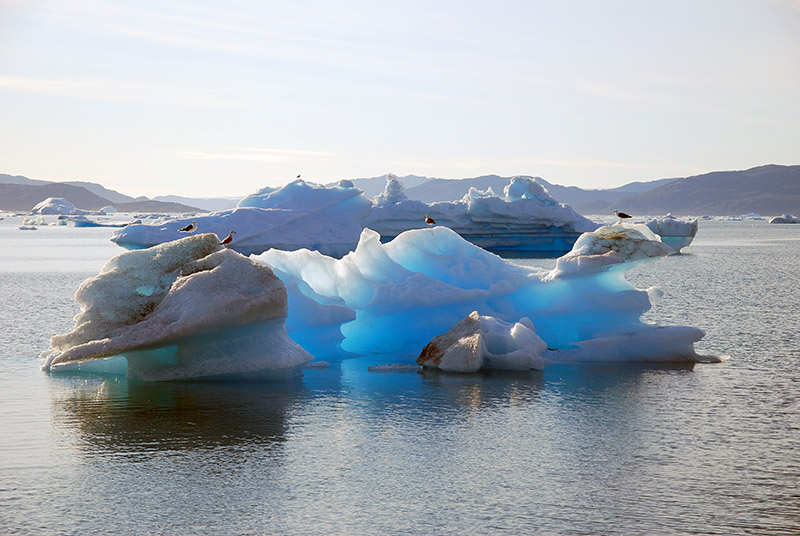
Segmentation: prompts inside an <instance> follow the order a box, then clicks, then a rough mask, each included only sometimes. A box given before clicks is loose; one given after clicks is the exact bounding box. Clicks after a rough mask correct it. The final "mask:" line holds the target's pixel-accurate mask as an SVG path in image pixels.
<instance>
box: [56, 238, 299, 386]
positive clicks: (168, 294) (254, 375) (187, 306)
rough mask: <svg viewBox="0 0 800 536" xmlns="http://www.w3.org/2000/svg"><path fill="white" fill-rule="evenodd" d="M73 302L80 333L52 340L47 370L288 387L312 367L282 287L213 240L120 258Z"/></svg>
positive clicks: (89, 282) (258, 266) (270, 274)
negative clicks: (272, 382) (285, 382)
mask: <svg viewBox="0 0 800 536" xmlns="http://www.w3.org/2000/svg"><path fill="white" fill-rule="evenodd" d="M75 299H76V301H77V302H78V303H79V304H80V306H81V308H82V312H81V313H80V314H79V315H78V316H76V317H75V329H74V330H73V331H72V332H71V333H67V334H64V335H55V336H53V337H52V339H51V347H52V348H51V350H50V351H47V352H45V353H43V357H44V364H43V369H45V370H48V371H52V372H58V371H76V370H83V371H98V372H106V373H108V372H112V373H121V374H126V373H127V375H128V377H130V378H135V379H142V380H176V379H196V378H235V379H282V378H286V377H290V376H294V375H298V374H300V373H301V371H302V368H303V366H304V365H305V364H306V363H308V362H309V361H311V360H312V359H313V358H312V356H311V355H310V354H309V353H308V352H306V351H305V350H304V349H303V348H301V347H300V346H299V345H297V344H296V343H294V342H293V341H292V340H291V339H289V338H288V336H287V334H286V328H285V325H284V321H285V318H286V314H287V299H286V289H285V287H284V285H283V283H282V282H281V281H280V280H279V279H278V278H277V277H275V275H274V274H273V272H272V270H270V269H269V267H267V266H264V265H262V264H259V263H255V262H253V261H252V260H250V259H248V258H247V257H244V256H242V255H241V254H239V253H236V252H234V251H232V250H229V249H225V248H222V247H221V246H220V245H219V238H218V237H217V236H216V235H214V234H200V235H196V236H192V237H187V238H184V239H181V240H177V241H174V242H168V243H166V244H162V245H159V246H155V247H153V248H150V249H145V250H138V251H130V252H127V253H123V254H121V255H118V256H117V257H115V258H113V259H111V260H110V261H109V262H108V263H106V265H105V266H104V267H103V269H102V271H101V272H100V274H99V275H97V276H96V277H93V278H90V279H87V280H86V281H84V282H83V283H82V284H81V286H80V288H79V289H78V291H77V292H76V294H75Z"/></svg>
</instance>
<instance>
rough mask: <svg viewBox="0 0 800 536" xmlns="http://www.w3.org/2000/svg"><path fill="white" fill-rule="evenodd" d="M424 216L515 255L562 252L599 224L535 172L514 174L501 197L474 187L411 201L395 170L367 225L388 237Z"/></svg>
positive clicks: (418, 222)
mask: <svg viewBox="0 0 800 536" xmlns="http://www.w3.org/2000/svg"><path fill="white" fill-rule="evenodd" d="M426 216H430V217H431V218H433V220H434V221H435V222H436V224H438V225H443V226H445V227H449V228H450V229H452V230H454V231H455V232H457V233H458V234H459V235H461V236H462V237H463V238H465V239H466V240H468V241H470V242H472V243H473V244H475V245H477V246H480V247H482V248H483V249H486V250H488V251H492V252H495V253H501V254H507V255H513V256H537V257H558V256H559V255H563V254H564V253H566V252H567V251H569V250H570V249H571V248H572V245H573V244H574V243H575V240H576V239H577V238H578V236H580V234H581V233H583V232H586V231H592V230H594V229H596V228H597V227H598V225H597V224H595V223H593V222H591V221H590V220H588V219H586V218H584V217H583V216H581V215H580V214H578V213H577V212H575V210H574V209H573V208H572V207H570V206H569V205H565V204H563V203H559V202H558V201H556V200H555V199H553V198H552V197H551V196H550V195H549V194H548V193H547V190H545V188H544V187H543V186H542V185H541V184H539V183H538V182H536V179H534V178H531V177H512V178H511V179H510V181H509V183H508V185H506V187H505V189H504V191H503V196H502V197H500V196H497V195H495V193H494V192H493V191H492V190H491V189H488V190H477V189H475V188H470V190H469V192H467V194H466V195H465V196H464V197H463V198H462V199H461V200H459V201H452V202H439V203H432V204H427V203H423V202H422V201H414V200H409V199H408V198H407V196H406V195H405V192H404V191H403V186H402V184H401V183H400V181H399V179H397V177H395V176H394V175H391V174H389V175H388V176H387V183H386V189H385V191H384V192H383V193H382V194H380V195H378V196H376V197H375V199H374V201H373V208H372V213H371V214H370V215H369V216H368V217H367V218H366V219H365V220H364V227H368V228H370V229H373V230H375V231H377V232H378V233H379V234H380V235H381V237H382V238H383V240H385V241H388V240H391V239H392V238H394V237H395V236H397V235H398V234H400V233H402V232H403V231H407V230H409V229H421V228H424V227H425V226H426V223H425V217H426Z"/></svg>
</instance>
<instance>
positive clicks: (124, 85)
mask: <svg viewBox="0 0 800 536" xmlns="http://www.w3.org/2000/svg"><path fill="white" fill-rule="evenodd" d="M2 90H5V91H19V92H23V93H35V94H40V95H51V96H56V97H70V98H78V99H89V100H93V99H97V100H108V101H115V102H137V103H147V104H167V105H171V106H189V107H202V108H241V107H243V105H242V104H241V103H239V102H237V99H235V98H233V97H232V96H230V97H227V96H225V95H223V94H220V93H218V92H215V91H208V90H196V89H194V88H188V89H184V88H177V87H174V86H169V87H167V86H154V85H145V84H139V83H133V82H125V81H112V80H102V79H97V80H66V79H47V78H31V77H26V76H0V91H2Z"/></svg>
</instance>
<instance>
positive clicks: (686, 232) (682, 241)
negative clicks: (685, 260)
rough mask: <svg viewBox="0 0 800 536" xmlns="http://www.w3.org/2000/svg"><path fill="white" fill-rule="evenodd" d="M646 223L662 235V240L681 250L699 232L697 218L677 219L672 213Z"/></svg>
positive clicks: (676, 250) (678, 250)
mask: <svg viewBox="0 0 800 536" xmlns="http://www.w3.org/2000/svg"><path fill="white" fill-rule="evenodd" d="M645 225H647V227H649V228H650V230H651V231H653V232H654V233H656V234H657V235H658V236H660V237H661V241H662V242H664V243H665V244H667V245H668V246H670V247H672V249H674V250H675V252H680V250H681V249H683V248H685V247H686V246H688V245H689V244H691V243H692V240H694V237H695V235H696V234H697V226H698V223H697V218H695V219H693V220H689V221H681V220H678V219H676V218H675V217H674V216H673V215H672V214H667V215H666V216H664V217H662V218H654V219H652V220H649V221H648V222H647V223H646V224H645Z"/></svg>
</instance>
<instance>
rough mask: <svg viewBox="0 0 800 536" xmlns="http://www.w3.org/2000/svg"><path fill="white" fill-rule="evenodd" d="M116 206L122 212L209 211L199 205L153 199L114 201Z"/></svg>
mask: <svg viewBox="0 0 800 536" xmlns="http://www.w3.org/2000/svg"><path fill="white" fill-rule="evenodd" d="M114 208H116V209H117V210H118V211H120V212H156V213H161V212H164V213H175V212H207V211H205V210H203V209H199V208H197V207H190V206H189V205H184V204H182V203H171V202H168V201H154V200H152V199H147V200H142V201H131V202H130V203H114Z"/></svg>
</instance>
